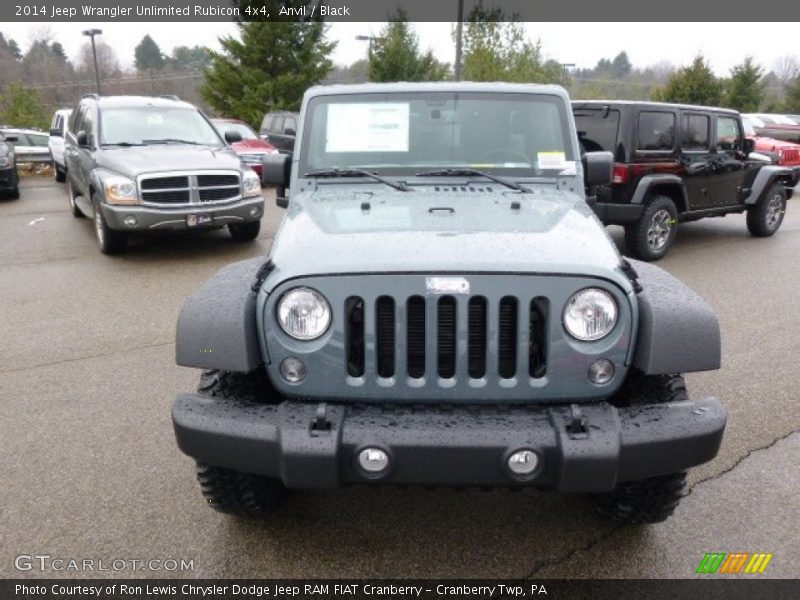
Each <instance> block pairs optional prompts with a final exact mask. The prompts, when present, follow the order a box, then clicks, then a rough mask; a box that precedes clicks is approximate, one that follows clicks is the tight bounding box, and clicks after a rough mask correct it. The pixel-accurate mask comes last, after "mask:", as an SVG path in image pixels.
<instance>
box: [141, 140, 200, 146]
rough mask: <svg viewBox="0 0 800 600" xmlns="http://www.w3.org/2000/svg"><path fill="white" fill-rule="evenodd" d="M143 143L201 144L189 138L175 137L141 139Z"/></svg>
mask: <svg viewBox="0 0 800 600" xmlns="http://www.w3.org/2000/svg"><path fill="white" fill-rule="evenodd" d="M142 143H143V144H190V145H192V146H202V145H203V144H201V143H200V142H193V141H191V140H179V139H177V138H164V139H161V140H142Z"/></svg>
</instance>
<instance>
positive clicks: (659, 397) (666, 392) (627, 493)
mask: <svg viewBox="0 0 800 600" xmlns="http://www.w3.org/2000/svg"><path fill="white" fill-rule="evenodd" d="M687 398H688V396H687V394H686V383H685V382H684V380H683V377H681V376H680V375H643V374H642V373H640V372H638V371H631V373H630V374H629V375H628V381H627V382H626V383H625V385H624V386H623V388H622V389H621V390H620V391H619V392H617V394H616V395H615V396H614V397H613V398H612V399H611V403H612V404H615V405H617V406H636V405H641V404H661V403H666V402H680V401H683V400H686V399H687ZM685 484H686V473H670V474H667V475H660V476H658V477H651V478H649V479H640V480H638V481H625V482H621V483H618V484H617V486H616V488H614V490H613V491H611V492H610V493H608V494H595V495H593V496H592V502H593V504H594V506H595V508H596V509H597V511H598V512H599V513H600V514H601V515H603V516H604V517H607V518H609V519H613V520H614V521H620V522H623V523H661V522H662V521H665V520H666V519H667V518H668V517H669V516H670V515H671V514H672V513H673V512H675V508H677V506H678V503H679V502H680V500H681V498H682V497H683V490H684V487H685Z"/></svg>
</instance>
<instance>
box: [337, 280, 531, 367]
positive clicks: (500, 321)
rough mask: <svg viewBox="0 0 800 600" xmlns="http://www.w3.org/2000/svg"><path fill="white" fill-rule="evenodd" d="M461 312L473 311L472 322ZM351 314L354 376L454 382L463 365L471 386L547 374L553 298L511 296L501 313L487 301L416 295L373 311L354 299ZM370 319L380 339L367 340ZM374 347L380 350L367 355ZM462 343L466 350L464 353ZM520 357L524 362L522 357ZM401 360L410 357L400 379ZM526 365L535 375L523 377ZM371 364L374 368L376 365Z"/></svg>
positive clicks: (381, 303)
mask: <svg viewBox="0 0 800 600" xmlns="http://www.w3.org/2000/svg"><path fill="white" fill-rule="evenodd" d="M459 310H464V311H466V315H465V316H466V319H465V320H464V319H463V318H460V317H463V316H464V315H459ZM344 313H345V349H346V354H347V374H348V375H350V376H351V377H361V376H363V375H364V374H365V373H366V372H367V370H371V371H372V372H374V373H376V374H377V376H378V377H383V378H388V377H394V376H396V375H404V376H408V377H410V378H412V379H419V378H422V377H424V376H425V375H426V374H427V375H429V376H437V377H440V378H442V379H451V378H453V377H456V376H457V373H458V372H459V361H462V360H463V361H465V364H464V365H463V370H464V372H465V373H466V376H467V377H469V378H470V379H481V378H484V377H487V376H494V377H499V378H502V379H510V378H512V377H521V376H529V377H532V378H535V379H538V378H541V377H544V375H545V372H546V369H547V362H546V357H547V354H546V350H547V348H546V337H547V333H546V332H547V300H546V299H545V298H541V297H536V298H533V299H531V300H523V299H520V298H518V297H514V296H505V297H503V298H501V299H500V300H499V302H498V303H497V306H496V307H490V306H489V302H488V301H487V299H486V298H484V297H483V296H476V297H473V298H469V300H468V301H467V300H466V299H463V301H461V302H459V301H457V300H456V297H454V296H450V295H445V296H438V297H428V298H425V297H422V296H411V297H410V298H407V299H405V300H404V301H400V300H397V301H396V300H395V299H394V298H391V297H388V296H380V297H379V298H377V299H376V300H375V301H374V307H366V306H365V300H364V299H363V298H360V297H355V296H353V297H350V298H348V299H347V300H346V301H345V307H344ZM367 314H371V315H373V317H372V318H374V319H375V321H374V323H375V328H374V332H375V339H374V340H368V339H367V336H366V335H365V318H368V317H366V316H365V315H367ZM459 322H465V323H466V325H465V327H466V332H463V331H462V332H459V330H458V327H459V325H458V324H459ZM398 323H400V324H402V329H400V328H399V327H398ZM460 334H461V335H460ZM428 336H433V339H429V338H428ZM373 343H374V346H372V347H373V348H374V351H373V350H370V349H368V348H367V344H373ZM462 344H463V345H464V346H465V347H460V345H462ZM520 352H522V353H523V356H522V357H520V356H518V353H520ZM428 353H432V354H431V355H430V356H429V355H428ZM490 353H494V359H490ZM398 355H401V356H403V357H404V358H405V361H404V367H403V372H397V371H398V368H397V365H398V362H397V356H398ZM525 355H527V356H525ZM434 357H435V359H434V360H431V359H432V358H434ZM520 358H522V359H523V360H524V361H525V362H526V363H527V369H525V371H527V372H519V370H520V365H522V361H521V360H519V359H520ZM368 361H374V362H373V364H371V365H370V364H368ZM402 364H403V361H401V365H402ZM431 365H433V366H431ZM489 365H492V368H493V370H492V371H490V367H489ZM429 369H431V371H432V372H428V370H429Z"/></svg>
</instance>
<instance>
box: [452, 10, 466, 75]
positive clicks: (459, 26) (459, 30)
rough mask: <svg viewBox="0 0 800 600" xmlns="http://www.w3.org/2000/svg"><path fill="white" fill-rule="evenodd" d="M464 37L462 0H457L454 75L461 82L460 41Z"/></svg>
mask: <svg viewBox="0 0 800 600" xmlns="http://www.w3.org/2000/svg"><path fill="white" fill-rule="evenodd" d="M463 37H464V0H458V21H456V64H455V65H454V69H453V70H454V75H455V78H456V81H461V40H462V38H463Z"/></svg>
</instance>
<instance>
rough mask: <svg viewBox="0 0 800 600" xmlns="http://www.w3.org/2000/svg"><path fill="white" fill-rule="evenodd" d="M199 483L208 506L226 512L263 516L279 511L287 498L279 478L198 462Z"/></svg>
mask: <svg viewBox="0 0 800 600" xmlns="http://www.w3.org/2000/svg"><path fill="white" fill-rule="evenodd" d="M197 480H198V481H199V482H200V490H201V491H202V493H203V497H204V498H205V499H206V502H207V503H208V505H209V506H210V507H211V508H213V509H214V510H217V511H219V512H222V513H226V514H229V515H239V516H246V517H263V516H266V515H269V514H272V513H273V512H275V511H276V510H277V509H278V508H279V507H280V506H281V504H283V501H284V500H285V498H286V496H287V493H288V492H287V490H286V488H285V487H284V486H283V484H282V483H281V482H280V481H278V480H277V479H270V478H269V477H260V476H258V475H250V474H249V473H240V472H239V471H233V470H232V469H223V468H221V467H213V466H211V465H207V464H204V463H201V462H198V463H197Z"/></svg>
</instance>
